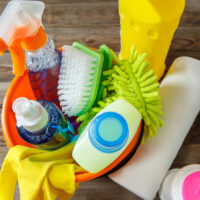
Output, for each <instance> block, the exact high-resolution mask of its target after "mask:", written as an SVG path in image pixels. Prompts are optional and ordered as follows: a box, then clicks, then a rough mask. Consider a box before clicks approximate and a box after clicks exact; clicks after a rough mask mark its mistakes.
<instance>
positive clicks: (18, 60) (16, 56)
mask: <svg viewBox="0 0 200 200" xmlns="http://www.w3.org/2000/svg"><path fill="white" fill-rule="evenodd" d="M8 49H9V51H10V54H11V56H12V61H13V74H15V75H19V76H22V75H23V74H24V71H25V52H24V50H23V48H22V47H21V40H15V41H13V42H12V44H11V46H10V47H9V48H8Z"/></svg>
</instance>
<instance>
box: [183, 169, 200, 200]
mask: <svg viewBox="0 0 200 200" xmlns="http://www.w3.org/2000/svg"><path fill="white" fill-rule="evenodd" d="M182 196H183V200H191V199H196V200H200V171H197V172H194V173H192V174H190V175H188V176H187V177H186V178H185V180H184V182H183V185H182Z"/></svg>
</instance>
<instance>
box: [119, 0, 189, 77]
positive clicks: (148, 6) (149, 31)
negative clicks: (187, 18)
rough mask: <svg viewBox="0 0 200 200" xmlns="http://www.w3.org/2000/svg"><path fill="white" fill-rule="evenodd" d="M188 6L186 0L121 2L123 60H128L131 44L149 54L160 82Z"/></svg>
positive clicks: (135, 0) (131, 0)
mask: <svg viewBox="0 0 200 200" xmlns="http://www.w3.org/2000/svg"><path fill="white" fill-rule="evenodd" d="M184 7H185V0H119V14H120V21H121V52H120V58H121V59H127V58H128V57H129V54H130V49H131V46H132V45H135V47H136V48H137V50H138V51H139V52H146V53H147V54H148V60H149V62H150V63H151V67H152V68H153V69H154V70H155V73H156V75H157V77H158V79H160V78H161V76H162V75H163V72H164V70H165V59H166V56H167V53H168V50H169V47H170V44H171V40H172V38H173V35H174V32H175V30H176V29H177V27H178V24H179V21H180V18H181V15H182V13H183V10H184Z"/></svg>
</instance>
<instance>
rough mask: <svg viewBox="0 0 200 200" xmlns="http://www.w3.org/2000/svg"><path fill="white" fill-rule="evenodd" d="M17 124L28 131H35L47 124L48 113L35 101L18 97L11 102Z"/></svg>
mask: <svg viewBox="0 0 200 200" xmlns="http://www.w3.org/2000/svg"><path fill="white" fill-rule="evenodd" d="M13 111H14V112H15V114H16V119H17V125H18V126H23V127H24V128H25V129H26V130H28V131H30V132H33V133H34V132H37V131H39V130H41V129H43V128H44V127H46V125H47V124H48V121H49V115H48V112H47V111H46V109H45V108H44V107H43V106H42V105H41V104H40V103H39V102H37V101H33V100H28V99H26V98H18V99H16V100H15V102H14V103H13Z"/></svg>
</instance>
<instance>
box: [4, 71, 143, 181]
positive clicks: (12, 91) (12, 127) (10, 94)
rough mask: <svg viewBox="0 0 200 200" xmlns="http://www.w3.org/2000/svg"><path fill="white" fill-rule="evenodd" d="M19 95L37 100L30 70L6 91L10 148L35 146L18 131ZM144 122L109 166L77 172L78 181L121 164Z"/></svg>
mask: <svg viewBox="0 0 200 200" xmlns="http://www.w3.org/2000/svg"><path fill="white" fill-rule="evenodd" d="M18 97H27V98H28V99H33V100H35V96H34V94H33V92H32V89H31V85H30V81H29V77H28V72H27V71H26V72H25V73H24V75H23V76H16V77H15V78H14V79H13V81H12V83H11V85H10V87H9V88H8V91H7V93H6V96H5V99H4V102H3V109H2V129H3V134H4V137H5V141H6V143H7V145H8V147H9V148H11V147H13V146H15V145H24V146H28V147H33V146H31V145H30V144H28V143H26V142H25V141H24V140H22V139H21V137H20V136H19V134H18V132H17V128H16V119H15V115H14V113H13V111H12V103H13V102H14V101H15V99H16V98H18ZM141 126H142V122H141V123H140V126H139V127H138V130H137V133H136V134H135V136H134V138H133V139H132V141H131V142H130V144H129V145H128V147H127V148H126V149H125V150H124V152H123V153H122V154H121V155H120V156H119V157H118V158H117V159H116V160H115V161H114V162H113V163H111V164H110V165H109V166H108V167H106V168H105V169H103V170H102V171H100V172H98V173H95V174H92V173H89V172H87V173H84V174H77V175H76V182H84V181H88V180H91V179H94V178H96V177H99V176H102V175H104V174H106V173H108V172H109V171H111V170H112V169H114V168H115V167H116V166H117V165H119V164H120V163H121V162H122V161H123V160H124V159H125V158H126V157H127V156H128V155H129V154H130V152H131V151H132V150H133V149H134V147H135V146H136V145H137V144H138V141H139V138H140V130H141Z"/></svg>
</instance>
